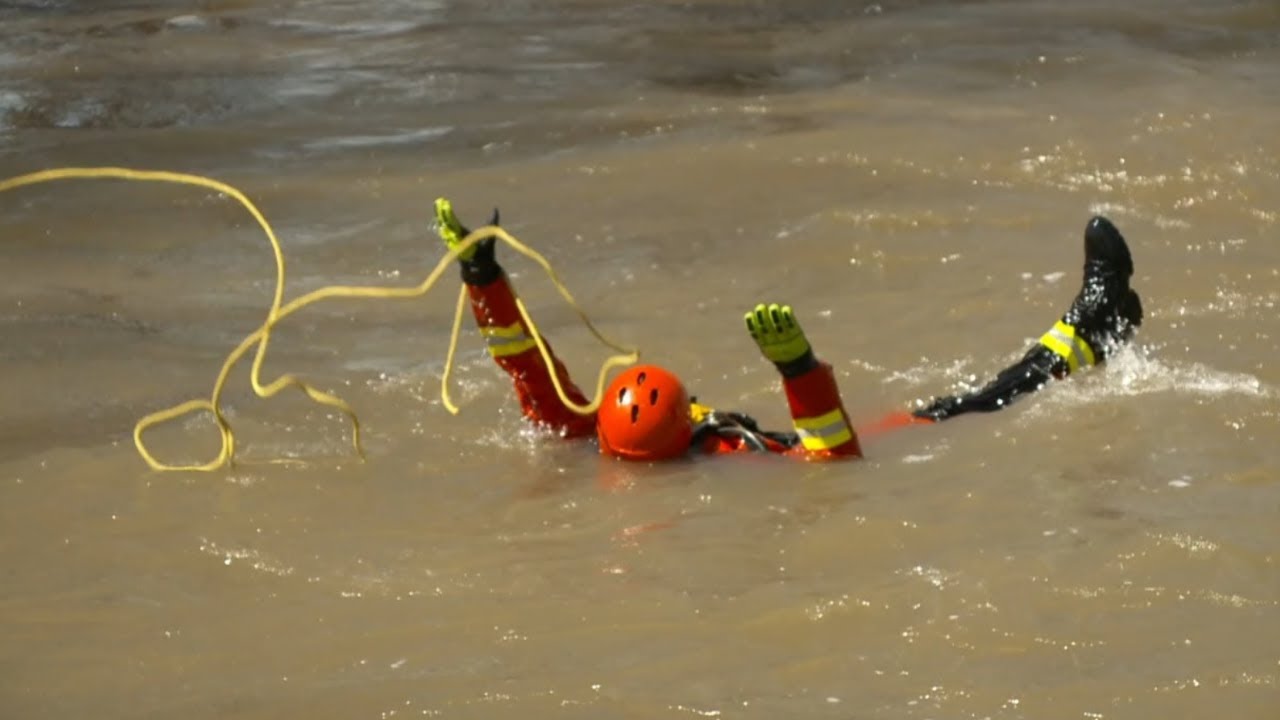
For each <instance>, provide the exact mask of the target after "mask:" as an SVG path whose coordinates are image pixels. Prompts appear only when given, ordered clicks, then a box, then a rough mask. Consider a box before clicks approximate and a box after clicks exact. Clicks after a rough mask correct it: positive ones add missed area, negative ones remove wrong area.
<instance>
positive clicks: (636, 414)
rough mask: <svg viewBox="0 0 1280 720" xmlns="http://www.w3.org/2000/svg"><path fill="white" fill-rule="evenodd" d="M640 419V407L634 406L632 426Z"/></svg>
mask: <svg viewBox="0 0 1280 720" xmlns="http://www.w3.org/2000/svg"><path fill="white" fill-rule="evenodd" d="M639 418H640V406H639V405H632V406H631V424H632V425H635V424H636V420H638V419H639Z"/></svg>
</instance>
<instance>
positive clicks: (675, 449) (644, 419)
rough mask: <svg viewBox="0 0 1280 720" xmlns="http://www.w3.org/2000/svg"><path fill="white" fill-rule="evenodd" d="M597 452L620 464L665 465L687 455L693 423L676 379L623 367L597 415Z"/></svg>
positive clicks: (643, 368)
mask: <svg viewBox="0 0 1280 720" xmlns="http://www.w3.org/2000/svg"><path fill="white" fill-rule="evenodd" d="M596 434H597V435H598V436H599V438H600V452H602V453H604V454H605V455H613V456H615V457H620V458H623V459H624V460H668V459H670V458H674V457H679V456H681V455H684V454H685V453H686V452H688V451H689V441H690V439H692V437H693V421H692V420H691V419H690V418H689V393H687V392H686V391H685V389H684V384H683V383H681V382H680V378H677V377H676V376H675V375H672V374H671V373H670V372H668V371H666V370H663V369H662V368H660V367H658V366H656V365H636V366H633V367H630V368H627V370H626V371H625V372H623V373H622V374H620V375H618V376H617V377H615V378H614V379H613V382H611V383H609V387H608V388H607V389H606V390H605V391H604V399H603V401H602V402H601V404H600V410H599V411H597V413H596Z"/></svg>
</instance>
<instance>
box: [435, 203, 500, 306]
mask: <svg viewBox="0 0 1280 720" xmlns="http://www.w3.org/2000/svg"><path fill="white" fill-rule="evenodd" d="M489 224H490V225H497V224H498V210H497V208H494V210H493V219H492V220H490V221H489ZM435 227H436V234H437V235H439V236H440V239H441V240H443V241H444V244H445V246H447V247H448V248H449V249H450V250H453V249H454V248H456V247H458V246H459V245H461V244H462V241H463V240H466V239H467V236H468V235H470V234H471V231H470V230H468V229H467V226H466V225H463V224H462V221H461V220H459V219H458V216H457V215H455V214H454V212H453V203H450V202H449V201H448V200H446V199H445V198H436V222H435ZM494 240H495V238H492V237H489V238H485V239H484V240H481V241H480V242H477V243H474V244H472V245H471V247H469V248H467V249H466V250H463V251H462V252H461V253H459V254H458V265H459V266H460V267H461V268H462V280H463V282H465V283H467V284H468V285H488V284H489V283H491V282H493V281H494V280H495V279H497V278H498V277H499V276H500V275H501V274H502V268H501V266H499V265H498V261H497V259H496V257H495V254H494Z"/></svg>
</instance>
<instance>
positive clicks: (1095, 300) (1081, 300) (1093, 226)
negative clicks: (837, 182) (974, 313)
mask: <svg viewBox="0 0 1280 720" xmlns="http://www.w3.org/2000/svg"><path fill="white" fill-rule="evenodd" d="M1132 275H1133V259H1132V256H1131V255H1130V254H1129V246H1128V244H1127V243H1126V242H1125V239H1124V236H1123V235H1121V234H1120V231H1119V230H1117V229H1116V226H1115V225H1113V224H1112V223H1111V221H1110V220H1107V219H1106V218H1104V217H1101V216H1099V217H1094V218H1093V219H1091V220H1090V221H1089V224H1088V225H1087V226H1085V232H1084V283H1083V285H1082V286H1081V288H1080V292H1079V293H1077V294H1076V297H1075V300H1074V301H1072V303H1071V307H1070V308H1068V309H1067V311H1066V312H1065V313H1063V315H1062V318H1061V319H1060V320H1059V321H1058V322H1057V323H1055V324H1054V326H1053V327H1052V328H1050V330H1049V331H1048V332H1046V333H1045V334H1044V336H1043V337H1041V338H1040V341H1039V342H1038V343H1036V344H1035V345H1034V346H1033V347H1032V348H1031V349H1030V350H1028V351H1027V353H1026V354H1025V355H1023V356H1022V359H1021V360H1019V361H1018V362H1016V363H1014V364H1013V365H1012V366H1010V367H1008V368H1005V369H1004V370H1002V371H1001V372H1000V373H999V374H997V375H996V377H995V379H993V380H992V381H991V382H989V383H987V384H986V385H985V386H983V387H982V389H980V390H977V391H976V392H972V393H969V394H967V395H961V396H954V395H953V396H948V397H942V398H935V399H934V400H933V401H932V402H931V403H929V405H927V406H925V407H924V408H921V409H920V410H917V411H915V413H914V414H915V415H916V416H917V417H921V418H927V419H930V420H945V419H947V418H950V417H955V416H956V415H961V414H964V413H967V412H991V411H993V410H1000V409H1002V408H1004V407H1007V406H1008V405H1009V404H1010V403H1011V402H1013V401H1014V400H1015V399H1016V398H1018V397H1019V396H1020V395H1025V394H1027V393H1032V392H1035V391H1036V390H1039V389H1040V388H1042V387H1044V386H1045V384H1047V383H1048V382H1049V381H1050V380H1053V379H1055V378H1063V377H1066V376H1067V375H1070V374H1071V373H1073V372H1075V371H1076V370H1079V369H1081V368H1085V367H1089V366H1090V365H1096V364H1100V363H1102V362H1104V361H1105V360H1106V359H1107V357H1108V356H1109V355H1111V354H1112V353H1114V352H1115V351H1116V349H1117V348H1119V347H1120V346H1121V345H1123V344H1125V343H1127V342H1128V341H1129V340H1130V339H1131V338H1132V337H1133V333H1134V330H1136V329H1137V328H1138V326H1140V325H1141V324H1142V300H1141V299H1140V298H1139V297H1138V293H1137V292H1135V291H1134V290H1133V289H1132V288H1130V287H1129V278H1130V277H1131V276H1132Z"/></svg>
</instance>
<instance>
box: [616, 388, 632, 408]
mask: <svg viewBox="0 0 1280 720" xmlns="http://www.w3.org/2000/svg"><path fill="white" fill-rule="evenodd" d="M630 402H631V388H622V389H620V390H618V404H619V405H627V404H629V403H630Z"/></svg>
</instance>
